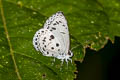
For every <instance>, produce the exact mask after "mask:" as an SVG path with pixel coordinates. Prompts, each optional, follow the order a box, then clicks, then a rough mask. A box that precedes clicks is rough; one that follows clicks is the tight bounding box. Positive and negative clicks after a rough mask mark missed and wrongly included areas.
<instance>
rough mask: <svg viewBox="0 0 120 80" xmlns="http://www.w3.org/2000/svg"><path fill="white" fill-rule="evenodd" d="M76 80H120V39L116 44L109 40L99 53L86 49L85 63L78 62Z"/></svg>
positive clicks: (119, 38)
mask: <svg viewBox="0 0 120 80" xmlns="http://www.w3.org/2000/svg"><path fill="white" fill-rule="evenodd" d="M75 63H76V64H77V69H78V73H77V75H78V76H77V79H75V80H120V37H115V41H114V43H112V42H111V40H108V42H107V44H106V45H105V46H104V48H102V49H101V50H99V51H97V52H96V51H94V50H91V49H90V48H87V49H86V56H85V58H84V61H83V63H80V62H78V61H76V62H75Z"/></svg>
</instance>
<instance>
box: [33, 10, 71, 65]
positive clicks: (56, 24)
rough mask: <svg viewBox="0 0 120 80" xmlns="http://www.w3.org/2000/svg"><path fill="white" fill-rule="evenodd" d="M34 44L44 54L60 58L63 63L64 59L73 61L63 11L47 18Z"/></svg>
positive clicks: (36, 34)
mask: <svg viewBox="0 0 120 80" xmlns="http://www.w3.org/2000/svg"><path fill="white" fill-rule="evenodd" d="M33 45H34V48H35V49H36V50H37V51H40V52H41V53H42V54H43V56H48V57H54V58H57V59H60V60H61V61H62V63H63V62H64V60H65V61H66V62H67V63H68V60H70V61H71V62H72V59H71V57H72V56H73V53H72V52H71V51H70V50H69V49H70V40H69V30H68V25H67V20H66V19H65V16H64V14H63V12H61V11H58V12H57V13H55V14H53V15H52V16H51V17H49V18H48V19H47V20H46V22H45V24H44V26H43V28H41V29H39V30H38V31H37V32H36V33H35V35H34V37H33Z"/></svg>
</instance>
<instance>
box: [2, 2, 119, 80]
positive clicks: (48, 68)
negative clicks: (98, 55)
mask: <svg viewBox="0 0 120 80" xmlns="http://www.w3.org/2000/svg"><path fill="white" fill-rule="evenodd" d="M0 1H1V0H0ZM1 4H2V6H3V10H4V15H3V14H0V80H10V79H11V80H16V79H18V78H19V77H21V79H23V80H24V79H28V80H31V79H37V80H42V79H43V80H56V79H58V80H73V79H74V78H75V77H76V75H75V74H74V72H75V71H76V65H75V63H74V61H76V60H77V61H81V62H82V61H83V58H84V56H85V48H86V47H88V46H89V47H90V48H92V49H94V50H99V49H101V48H102V47H103V46H104V45H105V44H106V42H107V39H108V38H109V39H111V40H114V36H120V22H119V21H120V15H119V14H120V2H119V1H118V0H111V1H109V0H19V1H18V0H2V3H1ZM0 6H1V5H0ZM0 9H2V8H1V7H0ZM57 11H63V12H64V15H65V17H66V19H67V21H68V25H69V31H70V38H71V49H72V51H73V53H74V56H73V57H72V60H73V62H72V64H71V63H70V62H69V65H68V67H67V64H66V63H64V64H63V66H61V61H60V60H58V59H56V61H55V62H54V64H52V63H53V59H54V58H52V57H46V56H43V55H42V54H41V53H40V52H37V51H36V50H35V49H34V47H33V44H32V39H33V36H34V34H35V32H36V31H37V30H38V29H40V28H42V27H43V24H44V22H45V21H46V19H47V18H48V17H49V16H51V15H52V14H54V13H56V12H57ZM0 13H2V10H0ZM3 16H4V17H5V20H6V21H4V20H3ZM4 23H6V27H7V30H8V33H7V34H6V30H5V25H4ZM7 35H9V39H10V44H11V45H12V51H13V54H14V55H12V54H11V53H12V52H11V48H10V44H9V43H8V42H9V40H8V38H6V37H7ZM13 57H14V59H13ZM14 60H15V62H14ZM15 64H16V66H17V68H15ZM17 69H18V71H15V70H17ZM16 72H18V74H20V76H18V74H17V73H16Z"/></svg>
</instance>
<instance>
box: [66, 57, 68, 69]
mask: <svg viewBox="0 0 120 80" xmlns="http://www.w3.org/2000/svg"><path fill="white" fill-rule="evenodd" d="M65 61H66V63H67V67H68V59H67V58H66V59H65Z"/></svg>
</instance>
